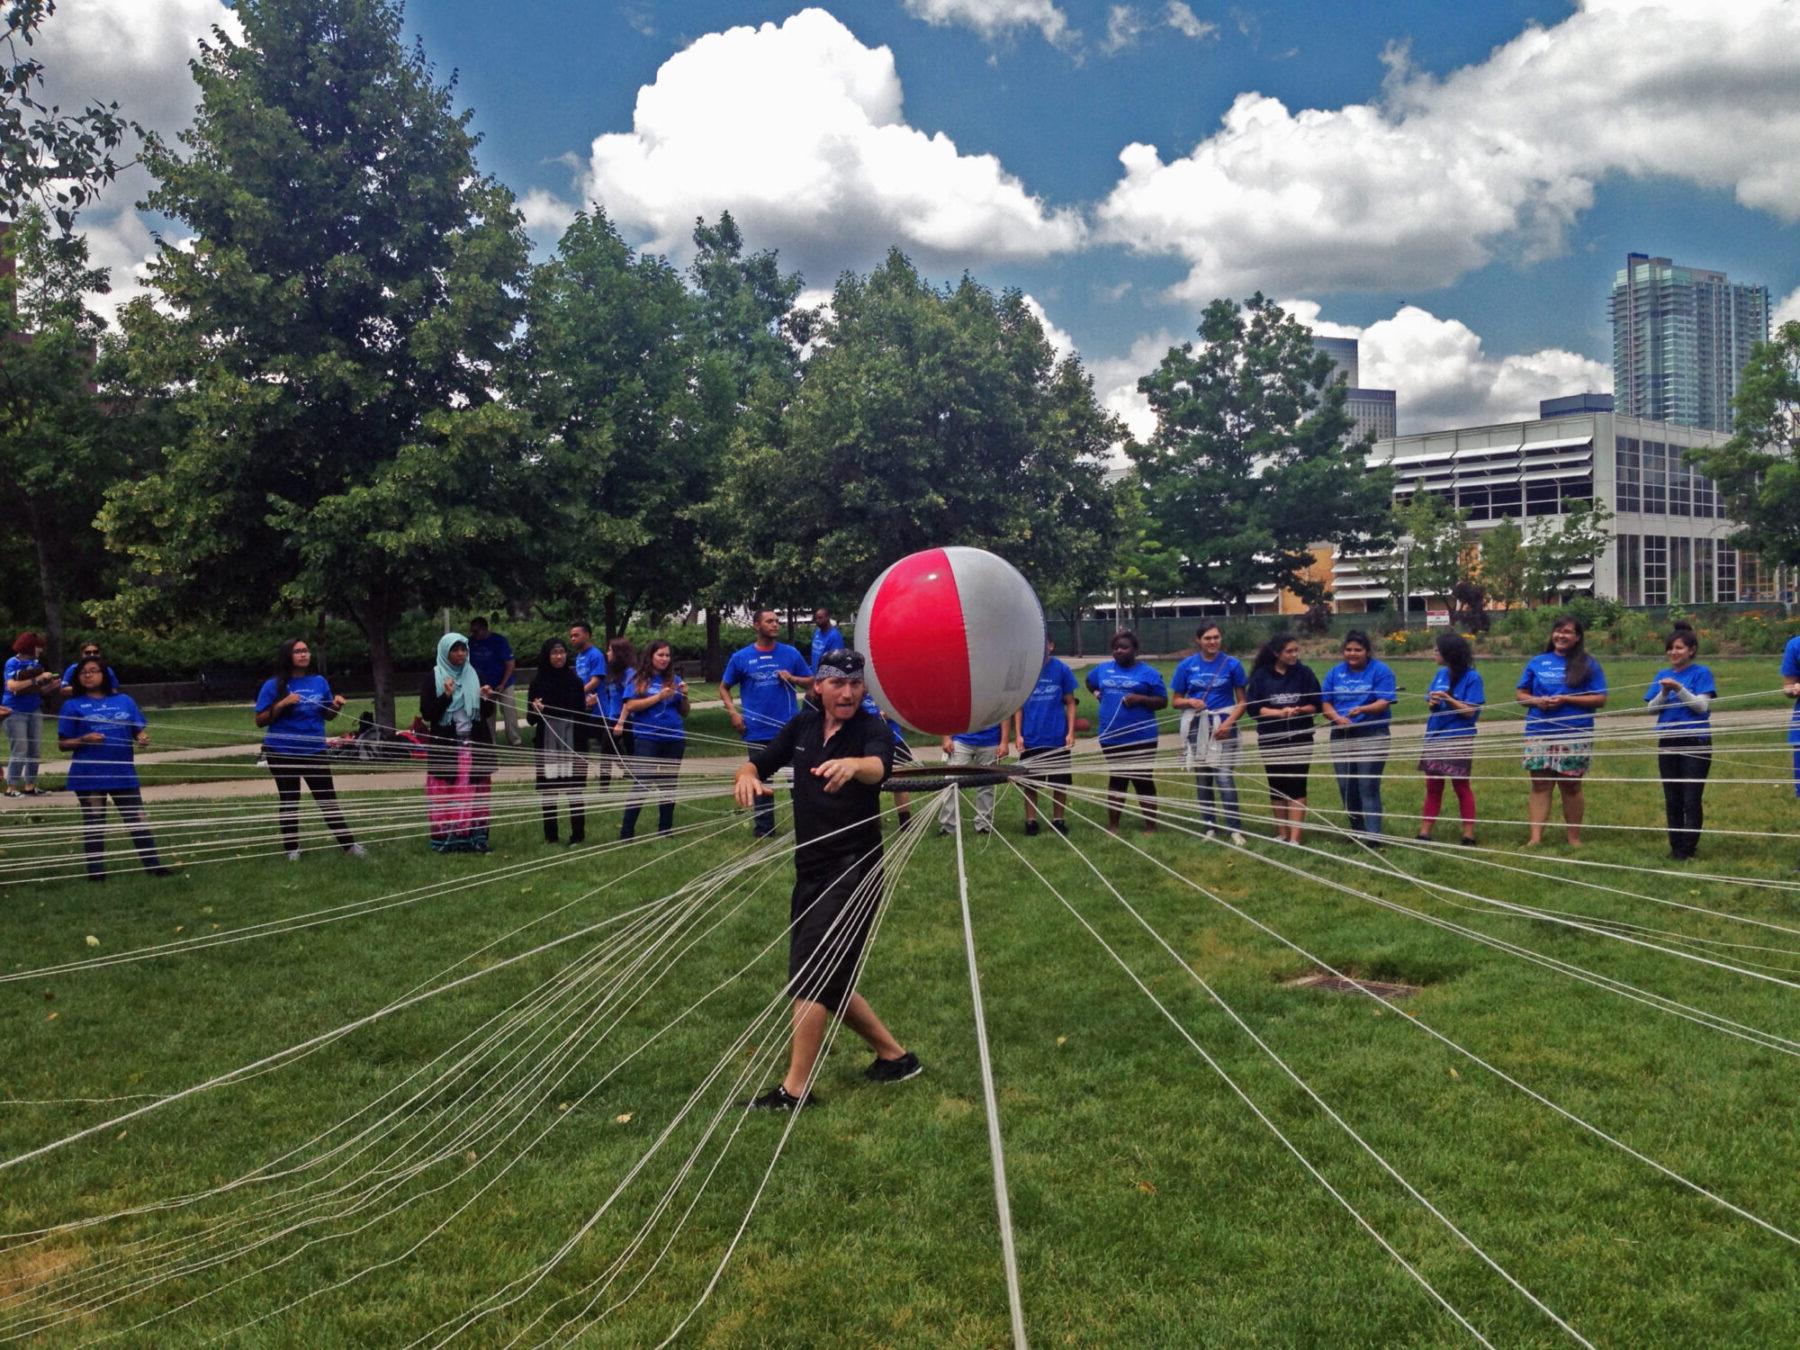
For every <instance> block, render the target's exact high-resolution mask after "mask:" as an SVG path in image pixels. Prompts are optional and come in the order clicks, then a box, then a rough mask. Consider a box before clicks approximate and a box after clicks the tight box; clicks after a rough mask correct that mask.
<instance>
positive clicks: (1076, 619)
mask: <svg viewBox="0 0 1800 1350" xmlns="http://www.w3.org/2000/svg"><path fill="white" fill-rule="evenodd" d="M1069 646H1070V647H1071V648H1072V649H1073V650H1072V651H1071V652H1070V655H1071V656H1081V655H1083V652H1082V650H1081V606H1080V605H1077V606H1075V608H1074V609H1072V610H1070V611H1069Z"/></svg>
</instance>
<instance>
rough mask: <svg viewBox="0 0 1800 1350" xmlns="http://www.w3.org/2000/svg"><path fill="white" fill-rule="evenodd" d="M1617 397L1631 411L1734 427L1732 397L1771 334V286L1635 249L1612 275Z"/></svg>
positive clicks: (1620, 407)
mask: <svg viewBox="0 0 1800 1350" xmlns="http://www.w3.org/2000/svg"><path fill="white" fill-rule="evenodd" d="M1612 330H1613V398H1614V402H1615V405H1616V407H1617V410H1618V411H1619V412H1621V413H1624V414H1625V415H1626V416H1628V417H1644V418H1649V419H1651V420H1654V421H1658V422H1672V423H1674V424H1676V425H1678V426H1688V427H1708V428H1711V429H1712V430H1715V431H1727V432H1728V431H1730V430H1731V400H1732V398H1733V396H1734V395H1736V393H1737V388H1738V377H1739V375H1740V374H1741V373H1742V371H1743V369H1744V365H1745V363H1746V362H1747V361H1748V360H1749V359H1750V351H1751V348H1753V347H1754V346H1755V345H1756V344H1757V343H1759V342H1766V341H1768V338H1769V288H1768V287H1767V286H1756V285H1744V284H1741V283H1735V282H1733V281H1731V280H1730V278H1728V277H1727V276H1726V275H1725V274H1724V273H1723V272H1714V271H1709V270H1708V269H1706V268H1702V267H1682V266H1680V265H1678V264H1676V263H1674V262H1671V261H1670V260H1669V259H1668V258H1652V257H1649V256H1648V255H1646V254H1643V253H1630V254H1627V255H1626V257H1625V266H1624V267H1623V268H1622V269H1621V270H1620V271H1619V273H1618V274H1617V275H1616V276H1615V277H1614V279H1613V288H1612Z"/></svg>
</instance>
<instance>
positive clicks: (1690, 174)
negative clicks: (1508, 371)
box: [1095, 0, 1800, 300]
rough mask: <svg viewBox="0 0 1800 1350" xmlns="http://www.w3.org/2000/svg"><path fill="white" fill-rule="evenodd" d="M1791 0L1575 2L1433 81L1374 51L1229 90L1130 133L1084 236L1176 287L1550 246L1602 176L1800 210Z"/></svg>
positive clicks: (1381, 280)
mask: <svg viewBox="0 0 1800 1350" xmlns="http://www.w3.org/2000/svg"><path fill="white" fill-rule="evenodd" d="M1796 50H1800V5H1796V4H1792V3H1786V2H1785V0H1732V3H1730V4H1719V3H1714V2H1713V0H1586V3H1584V4H1583V5H1582V7H1581V9H1580V11H1579V12H1577V13H1576V14H1574V15H1572V16H1570V17H1569V18H1568V19H1566V20H1564V21H1563V22H1561V23H1559V24H1556V25H1555V26H1553V27H1547V28H1546V27H1538V26H1535V25H1534V26H1532V27H1529V28H1527V29H1526V30H1525V31H1524V32H1523V33H1521V34H1520V35H1519V36H1518V37H1516V38H1514V39H1513V40H1512V41H1510V42H1508V43H1506V44H1504V45H1503V46H1501V47H1498V48H1496V49H1495V50H1494V52H1493V53H1492V54H1491V55H1490V56H1489V57H1488V59H1487V60H1486V61H1483V62H1481V63H1479V64H1476V65H1471V66H1467V67H1464V68H1463V69H1461V70H1458V71H1455V72H1453V73H1452V74H1450V75H1448V76H1445V77H1442V78H1439V77H1436V76H1433V75H1430V74H1427V73H1424V72H1420V71H1416V70H1414V69H1412V67H1411V66H1410V65H1409V64H1408V60H1407V55H1406V53H1405V51H1404V49H1401V48H1391V49H1390V50H1389V52H1388V54H1387V60H1388V65H1389V70H1388V76H1387V80H1386V83H1385V86H1384V92H1383V96H1382V98H1381V99H1380V100H1379V101H1376V102H1371V103H1360V104H1351V105H1348V106H1345V107H1341V108H1334V109H1302V110H1300V111H1298V112H1296V111H1292V110H1290V109H1289V108H1288V107H1287V106H1286V105H1285V104H1283V103H1282V102H1281V101H1280V100H1278V99H1274V98H1270V97H1268V96H1266V95H1263V94H1259V93H1253V92H1246V93H1243V94H1240V95H1239V96H1238V98H1237V99H1236V100H1235V101H1234V102H1233V104H1232V106H1231V108H1230V109H1229V110H1228V111H1227V112H1226V114H1225V116H1224V119H1223V123H1222V125H1221V127H1220V129H1219V130H1218V131H1217V132H1215V133H1214V134H1213V135H1211V136H1209V137H1207V138H1206V139H1205V140H1204V141H1202V142H1201V143H1200V144H1199V145H1197V146H1195V147H1194V148H1193V149H1192V151H1190V152H1189V153H1187V154H1186V155H1182V156H1179V157H1177V158H1174V159H1167V160H1165V159H1164V158H1163V156H1162V154H1161V153H1160V152H1159V151H1158V150H1157V148H1156V147H1154V146H1151V145H1146V144H1142V143H1134V144H1132V145H1128V146H1126V147H1125V149H1124V150H1123V151H1121V153H1120V156H1119V158H1120V162H1121V164H1122V165H1123V169H1124V172H1123V174H1122V176H1121V177H1120V179H1119V181H1118V182H1117V184H1116V185H1115V186H1114V188H1113V190H1112V191H1111V193H1110V194H1109V195H1108V196H1107V197H1106V198H1105V199H1104V200H1103V201H1102V202H1101V203H1100V204H1099V205H1098V207H1097V208H1096V211H1095V220H1096V226H1097V235H1098V237H1099V238H1100V239H1102V240H1105V241H1108V242H1114V243H1122V244H1126V245H1128V246H1130V247H1131V248H1133V249H1135V250H1137V251H1139V252H1141V253H1145V254H1156V255H1173V256H1176V257H1179V258H1181V259H1182V260H1184V261H1185V262H1186V263H1187V264H1188V267H1189V271H1188V275H1187V277H1186V279H1185V280H1184V281H1182V282H1181V283H1179V284H1178V285H1177V286H1176V287H1175V291H1174V293H1175V295H1176V296H1178V297H1179V298H1182V299H1186V300H1204V299H1206V298H1207V297H1210V296H1213V295H1232V294H1243V293H1246V292H1248V291H1249V290H1252V289H1255V288H1258V287H1260V288H1262V289H1264V290H1270V289H1276V290H1286V291H1298V292H1307V291H1311V292H1330V291H1355V290H1391V289H1396V288H1400V287H1408V288H1412V287H1416V288H1421V289H1423V288H1432V287H1439V286H1446V285H1449V284H1451V283H1452V282H1454V281H1456V280H1457V279H1458V278H1459V277H1461V276H1462V275H1464V274H1465V273H1467V272H1469V271H1471V270H1473V269H1475V268H1478V267H1481V266H1483V265H1484V264H1486V263H1487V262H1489V261H1490V260H1492V259H1493V258H1495V257H1496V256H1500V255H1501V254H1502V253H1503V252H1504V251H1509V250H1514V251H1517V252H1518V253H1519V254H1520V255H1522V256H1525V257H1533V256H1545V255H1550V254H1554V253H1557V252H1559V251H1561V250H1562V249H1563V247H1564V243H1565V239H1566V236H1567V233H1568V231H1569V229H1570V228H1571V226H1573V224H1574V223H1575V221H1576V220H1577V219H1578V217H1579V216H1580V214H1581V213H1582V212H1583V211H1584V210H1585V209H1587V208H1588V207H1589V206H1590V205H1591V204H1592V203H1593V199H1594V192H1595V187H1596V185H1597V184H1598V183H1599V182H1600V181H1601V180H1603V179H1605V178H1607V177H1609V176H1615V175H1623V176H1630V177H1644V178H1648V177H1674V178H1677V179H1680V180H1683V181H1686V182H1689V183H1692V184H1695V185H1697V186H1700V187H1705V188H1714V189H1727V190H1729V191H1731V192H1732V193H1734V194H1735V196H1736V198H1737V200H1738V201H1739V202H1740V203H1741V204H1742V205H1744V206H1746V207H1751V208H1754V209H1757V210H1762V211H1767V212H1770V213H1771V214H1773V215H1775V216H1776V217H1777V218H1779V219H1781V220H1783V221H1796V220H1800V98H1796V97H1795V88H1796V80H1795V73H1794V72H1795V67H1794V53H1795V51H1796Z"/></svg>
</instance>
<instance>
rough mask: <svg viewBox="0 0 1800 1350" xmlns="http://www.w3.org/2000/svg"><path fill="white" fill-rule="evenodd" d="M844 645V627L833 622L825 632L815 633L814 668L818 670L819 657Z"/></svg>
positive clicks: (813, 646)
mask: <svg viewBox="0 0 1800 1350" xmlns="http://www.w3.org/2000/svg"><path fill="white" fill-rule="evenodd" d="M843 645H844V630H843V629H842V628H840V627H838V626H837V625H836V624H835V623H834V624H832V625H831V627H830V628H829V629H828V630H826V631H825V632H823V633H817V632H815V633H814V634H813V643H812V665H813V669H814V670H817V669H818V668H819V658H820V657H821V656H823V655H825V653H826V652H832V651H836V650H837V649H838V648H839V647H842V646H843Z"/></svg>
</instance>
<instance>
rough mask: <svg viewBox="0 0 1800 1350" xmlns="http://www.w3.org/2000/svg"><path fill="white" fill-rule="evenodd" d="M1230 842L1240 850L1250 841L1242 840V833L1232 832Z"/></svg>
mask: <svg viewBox="0 0 1800 1350" xmlns="http://www.w3.org/2000/svg"><path fill="white" fill-rule="evenodd" d="M1231 842H1232V843H1234V844H1236V845H1237V846H1238V847H1239V848H1242V847H1243V846H1244V845H1245V844H1247V843H1249V842H1250V841H1249V840H1248V839H1246V838H1244V836H1243V833H1242V831H1239V830H1233V831H1232V832H1231Z"/></svg>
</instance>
